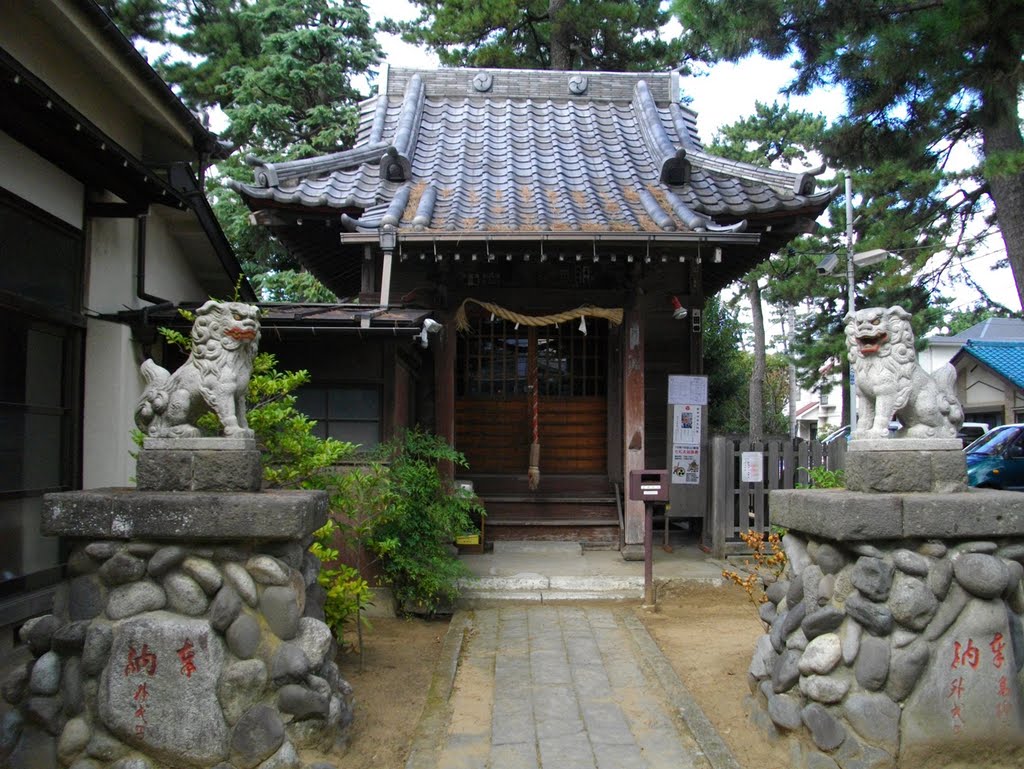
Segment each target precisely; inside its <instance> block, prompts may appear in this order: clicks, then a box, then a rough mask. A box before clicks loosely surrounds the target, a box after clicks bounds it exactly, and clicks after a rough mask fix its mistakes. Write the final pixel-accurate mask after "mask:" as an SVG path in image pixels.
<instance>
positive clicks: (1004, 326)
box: [934, 318, 1024, 344]
mask: <svg viewBox="0 0 1024 769" xmlns="http://www.w3.org/2000/svg"><path fill="white" fill-rule="evenodd" d="M934 338H935V339H936V340H941V341H943V342H959V343H960V344H964V343H965V342H967V341H968V340H970V339H982V340H986V341H1004V342H1005V341H1024V320H1021V319H1020V318H988V319H986V320H983V321H981V323H975V324H974V325H973V326H971V327H970V328H969V329H966V330H965V331H961V332H960V333H959V334H953V335H951V336H946V337H941V336H940V337H934Z"/></svg>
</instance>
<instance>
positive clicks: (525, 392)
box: [455, 314, 608, 476]
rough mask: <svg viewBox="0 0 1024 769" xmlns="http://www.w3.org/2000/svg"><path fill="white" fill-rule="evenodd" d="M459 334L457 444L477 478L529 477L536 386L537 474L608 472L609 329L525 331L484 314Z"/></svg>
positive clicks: (596, 324)
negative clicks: (495, 476)
mask: <svg viewBox="0 0 1024 769" xmlns="http://www.w3.org/2000/svg"><path fill="white" fill-rule="evenodd" d="M471 321H472V327H471V328H470V330H469V331H468V332H465V333H462V334H460V335H459V341H458V350H457V356H456V364H455V367H456V369H455V377H456V383H455V385H456V399H455V445H456V448H458V449H459V451H461V452H463V453H464V454H465V455H466V458H467V459H468V460H469V472H470V473H474V474H481V473H486V474H508V475H523V476H525V475H526V472H527V469H528V465H529V458H530V444H531V443H532V442H533V406H534V398H533V388H534V387H536V390H537V398H536V404H537V411H538V413H537V417H538V419H537V423H538V424H537V427H538V436H537V437H538V440H539V443H540V445H541V452H540V470H541V474H542V475H545V474H555V475H558V474H593V475H605V474H606V472H607V416H606V414H607V379H606V377H607V368H608V366H607V354H608V326H607V322H606V321H603V320H594V319H590V318H588V319H587V324H586V326H587V333H586V334H583V333H582V332H581V331H580V329H579V321H578V320H577V321H574V322H571V323H562V324H561V325H550V326H536V327H533V326H525V325H519V326H518V327H516V324H515V323H512V322H510V321H506V320H503V319H501V318H494V319H491V318H490V316H489V315H485V314H481V315H479V316H477V317H476V318H475V319H471Z"/></svg>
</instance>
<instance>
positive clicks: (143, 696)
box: [132, 681, 149, 702]
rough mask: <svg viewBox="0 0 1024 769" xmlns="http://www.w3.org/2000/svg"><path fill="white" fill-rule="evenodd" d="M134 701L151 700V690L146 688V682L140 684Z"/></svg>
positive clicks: (133, 697)
mask: <svg viewBox="0 0 1024 769" xmlns="http://www.w3.org/2000/svg"><path fill="white" fill-rule="evenodd" d="M132 699H133V700H135V701H136V702H145V701H146V700H148V699H149V689H148V688H147V687H146V683H145V681H143V682H142V683H141V684H139V688H138V689H136V690H135V694H134V695H133V696H132Z"/></svg>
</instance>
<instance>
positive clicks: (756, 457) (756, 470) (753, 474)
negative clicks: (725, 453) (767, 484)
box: [740, 451, 764, 483]
mask: <svg viewBox="0 0 1024 769" xmlns="http://www.w3.org/2000/svg"><path fill="white" fill-rule="evenodd" d="M740 481H742V482H743V483H764V453H763V452H760V451H744V452H742V453H741V454H740Z"/></svg>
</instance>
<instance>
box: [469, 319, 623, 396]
mask: <svg viewBox="0 0 1024 769" xmlns="http://www.w3.org/2000/svg"><path fill="white" fill-rule="evenodd" d="M607 355H608V323H607V321H605V320H600V319H594V318H588V319H587V333H586V334H583V333H581V332H580V330H579V321H572V322H567V323H562V324H560V325H557V326H537V327H528V326H524V325H520V326H519V328H516V324H515V323H512V322H510V321H507V320H503V319H501V318H495V319H494V320H490V319H489V318H488V317H486V316H484V317H480V318H477V319H474V321H473V325H472V327H471V329H470V330H469V331H468V332H466V333H463V334H460V335H459V345H458V356H457V360H456V380H457V388H458V395H459V396H480V397H490V398H513V397H517V396H524V395H526V394H527V393H528V392H529V389H528V386H529V383H530V371H531V369H532V367H533V366H534V365H536V369H537V386H538V388H539V391H540V395H541V397H544V396H548V397H552V396H553V397H563V398H569V397H585V396H595V395H596V396H603V395H605V394H606V393H607Z"/></svg>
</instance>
